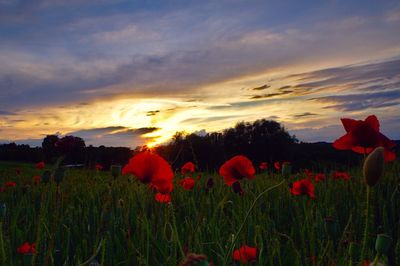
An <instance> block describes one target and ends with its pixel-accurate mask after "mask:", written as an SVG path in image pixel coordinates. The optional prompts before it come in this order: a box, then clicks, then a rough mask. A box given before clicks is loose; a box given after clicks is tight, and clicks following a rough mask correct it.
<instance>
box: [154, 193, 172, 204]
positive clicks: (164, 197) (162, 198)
mask: <svg viewBox="0 0 400 266" xmlns="http://www.w3.org/2000/svg"><path fill="white" fill-rule="evenodd" d="M154 199H155V200H156V201H158V202H161V203H168V202H171V195H170V194H161V193H160V192H158V193H157V194H156V195H155V197H154Z"/></svg>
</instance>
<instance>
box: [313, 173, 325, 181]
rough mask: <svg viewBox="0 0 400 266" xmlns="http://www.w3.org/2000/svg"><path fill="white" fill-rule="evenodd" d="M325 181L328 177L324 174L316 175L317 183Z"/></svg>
mask: <svg viewBox="0 0 400 266" xmlns="http://www.w3.org/2000/svg"><path fill="white" fill-rule="evenodd" d="M325 179H326V176H325V174H324V173H317V174H315V181H317V182H320V181H324V180H325Z"/></svg>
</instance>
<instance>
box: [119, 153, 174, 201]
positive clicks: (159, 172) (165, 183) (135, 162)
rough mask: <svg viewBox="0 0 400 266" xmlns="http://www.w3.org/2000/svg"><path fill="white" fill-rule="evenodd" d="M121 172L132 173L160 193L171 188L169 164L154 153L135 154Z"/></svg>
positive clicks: (171, 178)
mask: <svg viewBox="0 0 400 266" xmlns="http://www.w3.org/2000/svg"><path fill="white" fill-rule="evenodd" d="M122 174H123V175H126V174H133V175H134V176H136V178H137V179H139V181H140V182H142V183H145V184H150V186H151V187H153V188H155V189H157V191H158V192H159V193H161V194H169V193H171V191H172V189H173V184H172V180H173V178H174V173H173V171H172V168H171V166H170V165H169V163H168V162H167V161H166V160H164V158H162V157H161V156H159V155H157V154H154V153H150V152H141V153H138V154H136V155H135V156H133V157H132V158H131V159H130V160H129V162H128V164H127V165H125V166H124V168H123V169H122ZM156 200H157V198H156ZM163 202H164V201H163Z"/></svg>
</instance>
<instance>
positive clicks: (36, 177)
mask: <svg viewBox="0 0 400 266" xmlns="http://www.w3.org/2000/svg"><path fill="white" fill-rule="evenodd" d="M41 180H42V177H41V176H40V175H35V176H34V177H33V182H34V183H35V184H39V183H40V181H41Z"/></svg>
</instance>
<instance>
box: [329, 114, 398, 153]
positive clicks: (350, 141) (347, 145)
mask: <svg viewBox="0 0 400 266" xmlns="http://www.w3.org/2000/svg"><path fill="white" fill-rule="evenodd" d="M341 121H342V124H343V127H344V129H345V130H346V134H345V135H344V136H342V137H340V138H339V139H337V140H335V142H334V143H333V147H335V148H336V149H339V150H353V151H354V152H357V153H361V154H368V153H370V152H372V151H373V150H374V149H375V148H376V147H379V146H381V147H384V148H385V160H386V161H393V160H394V159H396V154H395V153H394V152H392V151H391V150H390V149H392V148H393V147H394V146H396V143H395V142H394V141H392V140H390V139H388V138H387V137H386V136H385V135H383V134H382V133H380V132H379V127H380V125H379V121H378V118H377V117H376V116H375V115H370V116H368V117H367V118H366V119H365V120H364V121H362V120H354V119H349V118H342V119H341Z"/></svg>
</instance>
